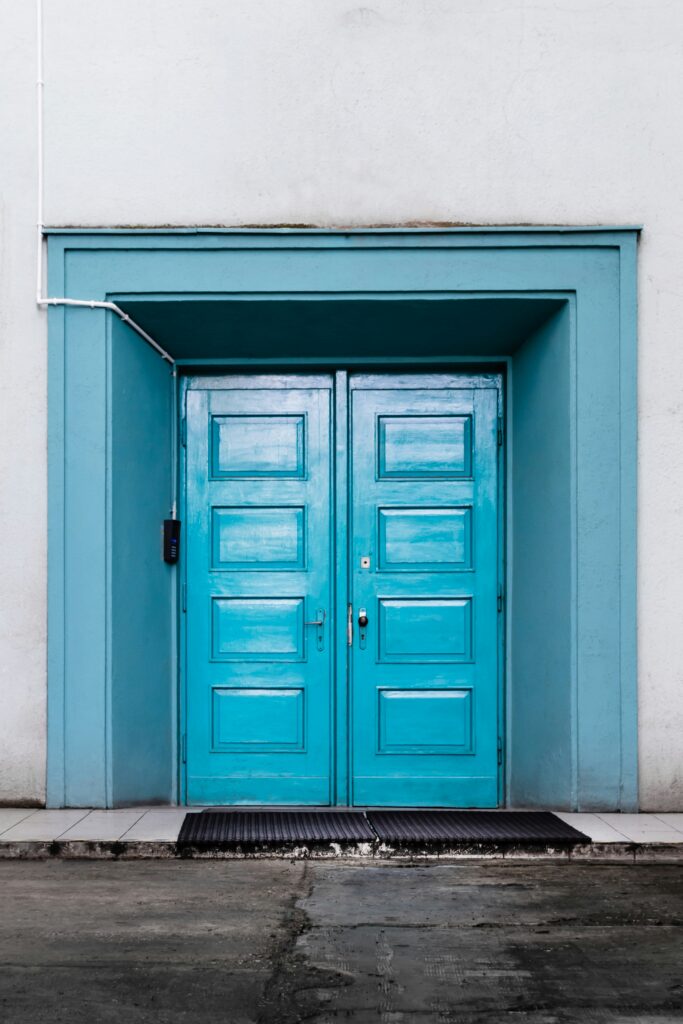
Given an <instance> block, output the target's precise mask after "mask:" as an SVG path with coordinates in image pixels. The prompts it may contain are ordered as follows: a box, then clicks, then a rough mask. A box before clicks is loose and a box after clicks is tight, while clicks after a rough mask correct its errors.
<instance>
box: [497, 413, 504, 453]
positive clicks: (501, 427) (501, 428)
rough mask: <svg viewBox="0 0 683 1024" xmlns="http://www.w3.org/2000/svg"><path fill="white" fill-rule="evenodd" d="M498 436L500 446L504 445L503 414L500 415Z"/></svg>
mask: <svg viewBox="0 0 683 1024" xmlns="http://www.w3.org/2000/svg"><path fill="white" fill-rule="evenodd" d="M497 437H498V447H499V448H500V447H501V446H502V444H503V417H502V416H499V417H498V433H497Z"/></svg>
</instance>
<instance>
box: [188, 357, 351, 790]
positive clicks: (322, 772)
mask: <svg viewBox="0 0 683 1024" xmlns="http://www.w3.org/2000/svg"><path fill="white" fill-rule="evenodd" d="M331 389H332V380H331V378H327V377H316V378H304V377H259V378H236V377H235V378H222V379H221V380H220V382H218V383H216V384H215V386H211V381H210V380H207V381H206V382H202V381H201V379H199V378H195V379H194V381H191V382H190V384H189V387H188V390H187V399H186V417H187V441H186V443H187V451H186V520H187V530H186V534H185V536H186V538H187V547H186V550H187V561H186V585H187V596H186V602H187V646H186V658H187V664H186V677H187V687H186V692H187V699H186V731H187V802H188V803H190V804H198V803H205V804H327V803H329V802H330V771H331V754H332V724H333V723H332V707H333V704H332V675H331V666H332V656H331V650H332V643H331V629H330V626H331V612H332V608H331V596H332V595H331V586H330V583H331V579H332V572H331V552H332V540H331V508H332V501H331V499H332V486H331V463H330V438H331V429H330V428H331V423H330V415H331V412H330V410H331Z"/></svg>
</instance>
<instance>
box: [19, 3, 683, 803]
mask: <svg viewBox="0 0 683 1024" xmlns="http://www.w3.org/2000/svg"><path fill="white" fill-rule="evenodd" d="M45 6H46V8H47V10H46V18H45V47H46V66H45V79H46V90H45V98H46V221H47V222H49V223H51V224H77V225H115V224H142V225H155V224H156V225H158V224H171V225H176V224H179V225H182V224H190V225H192V224H227V225H232V224H254V223H259V224H260V223H266V224H273V223H312V224H319V225H323V226H326V225H345V224H376V223H404V222H415V221H423V222H424V221H427V222H430V221H446V222H465V223H471V222H474V223H485V224H496V223H498V224H507V223H533V224H544V223H569V224H605V223H607V224H610V223H611V224H616V223H634V222H642V223H643V224H644V225H645V231H644V233H643V238H642V245H641V252H640V275H641V278H640V279H641V293H640V363H639V372H640V398H639V425H640V441H639V446H640V447H639V473H640V495H641V498H640V526H639V544H640V553H639V572H640V583H639V672H640V676H639V678H640V785H641V803H642V806H643V807H644V808H645V809H654V808H659V809H665V808H677V807H680V806H682V805H683V746H682V745H681V743H680V735H681V732H682V731H683V697H682V692H683V691H682V689H681V680H680V665H681V664H682V663H683V631H681V629H680V621H679V620H680V603H681V583H680V580H681V579H683V506H682V505H681V502H680V496H679V492H680V486H681V478H682V477H683V404H682V403H681V401H680V383H679V382H680V380H681V379H682V377H683V348H682V347H681V345H680V337H681V328H682V327H683V291H682V290H681V287H680V281H679V278H680V264H681V237H682V235H683V199H682V198H681V196H680V190H677V189H676V187H675V183H676V182H677V181H679V180H680V178H681V172H682V170H683V140H681V137H680V133H679V132H677V131H676V130H675V125H676V123H677V122H676V118H677V112H678V111H679V110H680V109H681V105H682V103H683V76H682V75H681V72H680V68H681V57H682V56H683V52H682V51H683V8H682V7H681V5H680V4H679V3H677V2H675V0H670V2H667V0H660V2H658V3H657V4H656V5H654V6H653V5H649V4H643V3H641V2H639V0H617V2H615V3H613V4H610V5H605V6H599V5H595V4H594V3H593V2H592V0H575V2H574V3H573V4H572V5H571V6H570V7H567V5H565V4H562V3H560V2H559V0H536V2H534V4H533V5H530V4H528V3H526V2H525V0H507V2H503V3H499V4H496V5H488V4H481V3H479V2H475V0H465V2H462V3H459V4H445V3H443V2H442V0H425V2H423V3H422V4H420V5H414V4H409V3H407V2H395V0H379V2H375V3H373V5H372V6H371V7H356V6H354V5H351V4H347V3H343V2H341V0H330V2H329V3H327V4H325V5H320V4H319V3H317V2H315V0H291V2H290V3H289V4H287V5H282V4H281V3H277V2H276V0H263V2H262V3H260V4H253V3H249V2H248V0H236V2H234V3H232V4H230V5H226V4H223V3H219V2H218V0H211V2H209V0H197V2H193V3H189V2H188V0H170V2H165V3H161V2H160V0H153V2H150V3H147V4H145V5H140V4H136V3H134V2H133V0H118V2H117V4H116V5H115V10H114V8H113V7H112V5H109V4H100V5H92V4H89V3H87V2H86V0H52V2H51V3H50V4H46V5H45ZM0 16H1V17H2V22H3V29H2V31H0V75H2V85H1V89H0V91H1V94H2V95H3V97H7V98H9V99H10V102H5V103H4V104H3V111H2V116H3V130H2V132H0V162H1V164H2V167H3V177H2V183H1V186H2V198H1V205H0V217H1V218H2V222H1V224H0V235H1V237H0V246H1V248H0V331H1V332H2V341H1V344H0V388H1V389H2V395H1V400H0V440H1V442H2V443H0V474H1V475H0V479H1V480H2V490H1V498H0V501H1V504H0V530H1V532H2V537H3V561H2V573H0V605H1V606H2V615H1V616H0V776H1V780H2V781H1V786H2V794H3V795H2V799H4V800H19V799H21V800H41V799H43V797H44V758H45V743H44V740H45V732H44V722H45V648H44V641H45V549H46V544H45V494H46V481H45V475H46V470H45V466H46V459H45V447H46V442H45V387H46V385H45V381H46V371H45V367H46V351H45V338H46V323H45V316H44V314H42V313H39V312H38V311H37V310H36V309H35V307H34V305H33V292H34V266H33V257H34V242H35V238H34V224H35V190H34V184H35V152H36V151H35V107H34V94H35V73H34V68H35V61H34V12H33V7H32V5H31V4H22V5H18V4H16V3H13V2H12V0H0ZM663 539H664V540H663Z"/></svg>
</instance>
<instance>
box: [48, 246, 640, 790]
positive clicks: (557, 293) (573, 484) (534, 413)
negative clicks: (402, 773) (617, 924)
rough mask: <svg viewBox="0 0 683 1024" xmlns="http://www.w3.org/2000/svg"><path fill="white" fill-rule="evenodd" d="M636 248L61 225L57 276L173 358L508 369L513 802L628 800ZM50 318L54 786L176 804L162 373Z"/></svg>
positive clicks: (60, 290) (102, 316) (84, 312)
mask: <svg viewBox="0 0 683 1024" xmlns="http://www.w3.org/2000/svg"><path fill="white" fill-rule="evenodd" d="M636 252H637V230H636V229H629V228H624V229H618V228H614V229H607V230H591V229H565V230H563V229H546V230H543V229H528V230H527V229H486V230H483V229H474V230H460V229H454V230H434V231H421V230H396V231H357V232H354V231H351V232H344V233H337V232H326V231H311V232H306V231H286V230H282V231H277V230H274V231H224V232H221V231H212V232H208V231H207V232H198V231H177V232H174V231H170V232H154V231H150V232H144V231H143V232H131V231H127V232H124V231H122V232H115V231H101V232H98V231H90V232H79V231H71V232H69V231H53V232H50V233H49V246H48V278H49V293H50V294H51V295H53V296H67V297H72V298H79V299H93V300H114V301H116V302H117V303H118V304H119V305H120V306H121V307H122V308H124V309H126V310H127V311H128V312H129V313H130V314H131V315H132V316H134V317H135V318H136V319H137V320H138V322H140V323H141V324H142V326H143V327H145V328H146V329H147V330H149V331H150V333H152V334H154V335H156V336H157V337H158V340H159V341H160V342H161V343H162V344H163V345H164V347H165V348H167V349H168V350H170V351H171V353H172V354H173V355H174V356H175V357H177V358H178V360H179V366H181V367H182V366H183V365H184V366H188V365H190V364H191V365H194V366H197V365H201V364H202V363H203V364H204V365H217V366H221V367H223V368H225V367H231V368H235V367H240V366H241V367H243V368H244V367H247V366H248V367H249V368H250V369H251V368H252V367H253V366H254V365H261V366H263V365H270V366H280V367H282V366H283V365H284V366H288V367H291V366H292V365H296V364H297V362H298V363H299V365H304V363H305V365H309V366H312V365H317V366H318V367H326V368H332V367H335V366H339V365H346V366H347V367H352V368H363V367H368V368H371V367H375V368H376V367H378V366H379V367H382V366H383V364H384V363H385V360H390V359H392V358H393V359H398V360H403V363H404V365H407V366H408V367H409V368H410V369H411V370H412V369H413V368H414V367H418V366H419V367H420V368H422V369H424V368H425V367H426V366H429V365H430V363H429V361H430V360H431V365H432V366H435V367H443V366H444V365H447V366H451V367H452V366H454V365H455V364H456V363H457V361H458V360H460V361H461V362H462V363H463V364H467V365H470V366H471V365H473V364H475V363H476V364H480V365H481V364H482V363H485V362H487V361H488V362H489V363H490V364H491V363H493V364H494V365H496V366H500V365H505V366H507V371H508V387H509V402H508V406H507V420H506V424H505V430H506V434H507V436H508V439H509V455H510V458H509V461H508V466H507V485H508V493H509V502H508V511H507V531H506V532H507V536H508V538H509V546H508V552H507V557H506V581H507V592H506V595H505V599H506V602H507V608H508V613H507V616H506V623H507V644H506V651H507V674H508V678H509V681H510V685H509V687H508V690H507V694H508V696H507V707H506V722H507V725H506V730H507V732H506V740H507V747H506V749H507V755H506V756H507V763H506V776H507V780H508V781H507V791H506V801H507V802H512V803H515V804H517V805H521V804H526V805H530V806H542V805H551V804H552V805H555V806H560V807H567V808H578V809H586V810H589V809H594V808H598V809H604V810H610V809H621V810H629V809H633V808H635V807H636V806H637V699H636V696H637V688H636V546H635V539H636V530H635V524H636ZM328 304H329V305H328ZM276 308H277V316H275V317H273V316H272V315H271V314H270V312H269V310H273V309H276ZM326 309H330V310H331V311H333V315H331V316H330V318H329V319H326V318H325V310H326ZM48 322H49V360H48V375H49V410H48V415H49V438H48V445H49V481H48V485H49V537H48V544H49V580H48V591H49V593H48V605H49V612H48V631H49V645H48V768H47V776H48V803H49V805H50V806H62V805H66V806H80V805H91V806H113V805H118V804H125V803H131V802H136V801H137V802H140V801H142V802H146V801H155V800H156V801H164V800H171V801H172V800H174V799H177V798H178V795H179V793H178V788H177V780H178V778H179V765H178V758H179V751H178V750H177V748H176V744H175V742H174V736H175V735H176V734H177V712H178V705H177V678H176V676H175V674H174V673H175V666H176V664H177V646H178V637H177V632H176V629H175V625H174V624H175V622H176V621H177V615H176V612H177V608H176V604H177V600H178V588H177V581H178V578H179V576H178V570H177V569H173V568H172V567H169V566H165V565H164V564H163V563H162V562H161V560H160V559H159V547H158V531H159V523H160V521H161V519H162V518H164V517H165V515H167V514H168V508H169V505H170V503H171V500H172V491H173V469H174V467H173V459H172V441H171V437H172V430H171V427H172V419H171V410H172V395H173V388H172V383H173V380H172V378H171V377H170V376H169V373H168V368H167V367H164V366H163V364H161V362H160V361H159V360H158V359H157V357H155V356H154V354H153V353H152V351H151V350H146V349H144V348H143V347H142V346H141V343H140V341H139V339H138V338H137V336H135V335H134V334H133V332H131V331H130V330H129V329H128V328H127V327H126V326H125V325H124V324H122V323H121V322H120V321H118V320H116V319H115V318H113V317H112V316H111V314H109V313H107V312H105V311H103V310H93V309H87V308H83V309H64V308H63V307H62V308H51V309H50V310H49V313H48ZM277 325H280V327H281V326H282V325H289V326H288V327H287V331H286V332H285V334H278V333H277ZM297 325H298V327H297ZM301 325H305V326H304V329H301ZM328 328H329V330H328ZM344 338H351V339H355V341H356V342H357V344H355V345H354V346H353V347H352V348H350V349H347V350H344V343H343V339H344ZM250 346H251V348H250ZM418 351H419V353H420V357H421V358H422V359H423V360H426V361H427V362H424V361H422V362H418V361H416V354H417V352H418ZM253 358H256V360H257V363H253V362H251V361H250V360H251V359H253ZM311 360H313V363H311ZM596 437H598V438H599V439H600V443H599V444H596ZM132 460H133V461H132ZM539 467H542V472H539ZM541 481H542V484H543V487H542V488H541V486H540V482H541ZM337 568H338V567H337ZM539 637H540V638H541V639H542V643H541V644H540V645H539V644H538V643H535V642H534V638H536V640H538V638H539ZM521 680H524V686H522V685H521V682H520V681H521ZM539 765H540V766H541V768H540V769H539Z"/></svg>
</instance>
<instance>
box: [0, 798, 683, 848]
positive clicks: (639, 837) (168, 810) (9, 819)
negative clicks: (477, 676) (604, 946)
mask: <svg viewBox="0 0 683 1024" xmlns="http://www.w3.org/2000/svg"><path fill="white" fill-rule="evenodd" d="M201 810H202V808H201V807H193V808H185V807H126V808H121V809H116V810H99V809H96V810H88V808H78V809H76V808H68V809H65V810H35V809H34V808H31V807H0V843H9V842H51V841H52V840H55V839H59V840H62V841H73V842H98V841H99V842H115V841H116V840H123V841H125V842H150V843H154V842H157V843H172V842H175V840H176V839H177V838H178V832H179V831H180V826H181V825H182V822H183V818H184V817H185V815H186V813H188V811H201ZM555 813H556V814H557V816H558V817H559V818H562V819H563V821H566V822H567V823H568V824H569V825H573V826H574V828H577V829H578V830H579V831H580V832H583V833H584V834H585V835H587V836H589V837H590V838H591V839H592V840H593V842H596V843H624V842H629V843H680V844H681V845H683V813H662V814H587V813H576V814H574V813H569V812H566V811H556V812H555Z"/></svg>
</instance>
